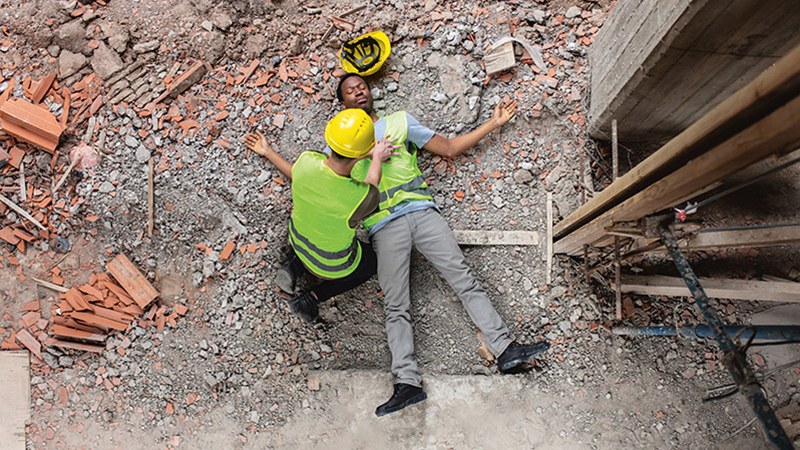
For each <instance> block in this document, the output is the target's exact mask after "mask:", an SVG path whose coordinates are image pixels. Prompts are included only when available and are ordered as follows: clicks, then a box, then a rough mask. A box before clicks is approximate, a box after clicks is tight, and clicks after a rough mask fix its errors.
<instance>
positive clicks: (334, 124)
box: [325, 108, 375, 158]
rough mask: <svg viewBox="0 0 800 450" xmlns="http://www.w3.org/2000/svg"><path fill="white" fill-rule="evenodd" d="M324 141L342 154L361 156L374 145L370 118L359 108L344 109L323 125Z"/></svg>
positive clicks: (353, 156)
mask: <svg viewBox="0 0 800 450" xmlns="http://www.w3.org/2000/svg"><path fill="white" fill-rule="evenodd" d="M325 142H327V143H328V146H329V147H330V148H331V150H333V151H335V152H336V153H338V154H340V155H342V156H345V157H347V158H361V157H362V156H364V155H366V154H367V153H369V151H370V150H372V147H374V146H375V128H374V125H373V124H372V119H371V118H370V117H369V114H367V113H365V112H364V111H363V110H361V109H358V108H349V109H345V110H344V111H342V112H340V113H339V114H336V115H335V116H334V117H333V119H331V120H330V121H328V124H327V125H325Z"/></svg>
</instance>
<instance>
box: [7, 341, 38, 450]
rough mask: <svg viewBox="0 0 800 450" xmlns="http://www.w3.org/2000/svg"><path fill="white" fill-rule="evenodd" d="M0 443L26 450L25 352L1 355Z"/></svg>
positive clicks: (28, 389) (28, 382) (27, 370)
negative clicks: (0, 406)
mask: <svg viewBox="0 0 800 450" xmlns="http://www.w3.org/2000/svg"><path fill="white" fill-rule="evenodd" d="M0 380H3V382H2V384H0V405H3V407H2V408H0V423H2V424H3V425H2V426H0V442H2V443H3V444H2V447H3V448H4V449H9V450H25V422H26V421H27V420H29V419H30V398H31V380H30V361H29V356H28V352H27V351H3V352H0Z"/></svg>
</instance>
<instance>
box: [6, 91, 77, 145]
mask: <svg viewBox="0 0 800 450" xmlns="http://www.w3.org/2000/svg"><path fill="white" fill-rule="evenodd" d="M0 119H2V121H3V130H5V132H6V133H8V134H10V135H12V136H14V137H16V138H17V139H20V140H22V141H25V142H27V143H29V144H31V145H34V146H36V147H40V148H42V149H44V150H47V151H48V152H50V153H53V151H55V149H56V147H57V146H58V140H59V139H60V138H61V133H62V132H63V131H64V129H63V128H62V127H61V125H60V124H59V123H58V121H57V120H56V118H55V116H54V115H53V114H51V113H50V111H48V110H47V109H45V108H42V107H41V106H38V105H34V104H33V103H30V102H27V101H25V100H22V99H11V100H8V101H7V102H5V103H4V104H3V106H0Z"/></svg>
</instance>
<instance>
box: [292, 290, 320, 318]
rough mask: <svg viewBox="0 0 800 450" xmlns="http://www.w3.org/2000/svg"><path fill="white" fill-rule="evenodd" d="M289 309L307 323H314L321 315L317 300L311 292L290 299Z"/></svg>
mask: <svg viewBox="0 0 800 450" xmlns="http://www.w3.org/2000/svg"><path fill="white" fill-rule="evenodd" d="M289 309H290V310H292V312H293V313H294V314H295V315H296V316H297V317H299V318H301V319H303V321H305V322H306V323H313V322H314V321H315V320H317V317H319V308H318V307H317V301H316V300H314V298H312V297H311V293H310V292H306V293H304V294H301V295H299V296H297V297H295V298H293V299H291V300H289Z"/></svg>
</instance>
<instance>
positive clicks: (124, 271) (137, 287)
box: [106, 253, 158, 309]
mask: <svg viewBox="0 0 800 450" xmlns="http://www.w3.org/2000/svg"><path fill="white" fill-rule="evenodd" d="M106 268H107V269H108V271H109V272H110V273H111V275H113V276H114V278H115V279H116V280H117V282H119V284H120V286H122V288H123V289H125V291H127V293H128V294H129V295H130V297H131V298H132V299H133V301H135V302H136V304H137V305H139V307H141V308H142V309H144V308H145V307H147V305H149V304H150V302H152V301H153V300H154V299H155V298H156V297H158V291H157V290H156V288H154V287H153V285H152V284H150V282H149V281H147V278H145V277H144V275H142V273H141V272H139V269H137V268H136V266H134V265H133V263H132V262H131V261H130V260H129V259H128V258H127V257H126V256H125V255H123V254H122V253H120V254H119V255H117V256H116V258H114V259H113V260H112V261H111V262H109V263H108V265H107V266H106ZM120 300H122V299H120Z"/></svg>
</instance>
